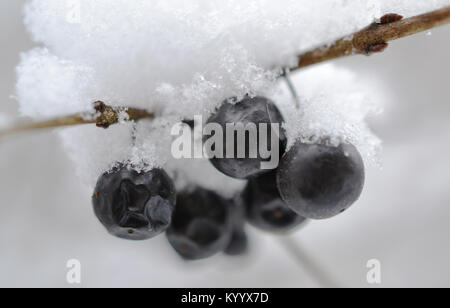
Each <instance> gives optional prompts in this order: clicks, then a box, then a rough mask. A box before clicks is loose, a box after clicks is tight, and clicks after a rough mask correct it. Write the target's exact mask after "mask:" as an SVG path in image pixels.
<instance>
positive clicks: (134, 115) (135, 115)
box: [0, 101, 154, 137]
mask: <svg viewBox="0 0 450 308" xmlns="http://www.w3.org/2000/svg"><path fill="white" fill-rule="evenodd" d="M93 108H94V110H93V111H94V112H96V113H95V114H94V115H92V114H88V113H77V114H73V115H69V116H64V117H59V118H56V119H52V120H48V121H42V122H31V123H24V124H19V125H17V126H14V127H12V128H10V129H7V130H4V131H0V137H2V136H8V135H12V134H16V133H21V132H25V131H32V130H39V129H49V128H57V127H67V126H75V125H82V124H95V125H97V127H101V128H108V127H110V126H111V125H114V124H116V123H118V122H119V121H120V118H121V114H122V113H124V117H125V118H126V120H128V121H138V120H141V119H152V118H154V114H152V113H150V112H148V111H146V110H143V109H137V108H123V107H120V108H118V107H111V106H108V105H106V104H105V103H103V102H101V101H98V102H95V103H94V104H93Z"/></svg>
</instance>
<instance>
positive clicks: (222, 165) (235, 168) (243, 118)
mask: <svg viewBox="0 0 450 308" xmlns="http://www.w3.org/2000/svg"><path fill="white" fill-rule="evenodd" d="M208 123H217V124H219V125H220V126H221V127H222V129H223V132H224V134H223V144H224V146H223V158H217V157H215V158H212V159H211V162H212V164H213V165H214V167H216V168H217V169H218V170H219V171H221V172H222V173H224V174H226V175H228V176H230V177H233V178H238V179H247V178H249V177H252V176H255V175H258V174H262V173H266V172H267V171H269V170H264V169H262V168H261V162H263V161H269V160H270V159H263V158H262V157H261V155H260V151H259V145H260V139H259V131H260V124H262V123H265V124H268V126H267V136H268V138H267V139H268V140H267V143H266V145H267V147H268V148H269V149H271V148H272V144H271V135H272V130H271V127H270V124H272V123H273V124H278V125H279V135H280V136H279V138H277V139H278V140H279V144H278V147H279V156H280V158H281V156H282V155H283V154H284V152H285V150H286V144H287V140H286V135H285V131H284V129H283V127H282V124H283V123H284V119H283V116H282V115H281V113H280V111H279V110H278V108H277V107H276V105H275V104H274V103H273V102H272V101H271V100H269V99H267V98H264V97H254V98H250V97H246V98H244V99H243V100H242V101H240V102H238V103H235V104H234V103H232V102H230V101H225V102H224V103H223V104H222V106H221V107H220V108H219V109H218V110H217V111H216V112H215V113H214V114H213V115H212V116H211V117H210V118H209V120H208ZM237 123H242V124H244V125H247V124H249V123H253V124H255V125H256V127H257V132H258V134H257V138H258V140H257V148H258V151H257V158H250V151H249V149H250V142H249V134H247V135H246V142H245V145H246V149H245V158H238V155H237V154H238V153H237V137H236V135H237V134H235V138H234V150H235V152H234V156H233V157H234V158H226V140H227V130H226V124H237ZM205 139H207V138H205ZM228 139H230V138H228ZM276 167H277V166H276Z"/></svg>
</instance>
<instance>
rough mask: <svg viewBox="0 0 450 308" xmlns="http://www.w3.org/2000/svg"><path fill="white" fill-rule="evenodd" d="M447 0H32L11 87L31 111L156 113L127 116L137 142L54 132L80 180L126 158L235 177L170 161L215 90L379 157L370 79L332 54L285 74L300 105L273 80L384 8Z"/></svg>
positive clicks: (90, 179) (374, 88) (39, 114)
mask: <svg viewBox="0 0 450 308" xmlns="http://www.w3.org/2000/svg"><path fill="white" fill-rule="evenodd" d="M69 4H70V5H69ZM446 4H450V1H449V0H439V1H438V0H435V1H414V2H412V1H406V0H398V1H395V0H390V1H376V0H368V1H367V0H364V1H363V0H358V1H348V0H317V1H306V0H305V1H299V0H279V1H277V2H276V3H275V2H274V1H270V0H247V1H245V3H243V2H242V1H237V0H230V1H220V0H191V1H184V0H153V1H148V0H135V1H127V0H115V1H111V0H96V1H89V0H79V1H78V2H77V1H70V2H67V1H61V0H46V1H39V0H31V1H29V2H28V3H27V5H26V7H25V24H26V26H27V28H28V30H29V32H30V34H31V36H32V38H33V39H34V41H35V42H37V43H39V44H42V45H43V47H39V48H36V49H34V50H31V51H29V52H27V53H24V54H23V55H22V60H21V63H20V65H19V66H18V68H17V76H18V77H17V87H16V88H17V90H16V96H17V99H18V101H19V103H20V111H21V114H22V115H24V116H30V117H32V118H34V119H42V118H47V117H51V116H57V115H62V114H68V113H73V112H79V111H86V110H89V108H90V104H91V103H92V102H93V101H96V100H103V101H105V102H106V103H107V104H109V105H113V106H133V107H140V108H146V109H148V110H150V111H152V112H155V113H156V114H157V115H158V120H156V121H154V122H149V121H142V122H140V123H138V124H137V125H136V127H135V129H136V133H135V135H136V140H135V141H134V142H133V140H132V138H131V136H132V131H133V127H134V126H133V124H131V123H121V124H119V125H115V126H114V127H111V128H109V129H108V130H102V129H98V128H96V127H75V128H69V129H64V130H61V132H60V135H61V138H62V140H63V143H64V145H65V146H66V148H67V150H68V152H69V155H70V157H71V158H72V159H73V160H74V161H75V163H76V170H77V172H78V174H79V175H80V176H81V178H82V179H83V181H84V182H85V183H86V184H87V185H89V186H92V185H93V184H94V183H95V181H96V179H97V177H98V176H99V175H100V174H101V173H102V172H104V171H107V170H108V169H109V168H111V166H113V165H114V164H115V163H117V162H122V161H131V162H133V163H134V164H135V165H136V166H137V168H140V169H145V168H151V167H155V166H160V167H164V168H166V169H168V170H169V171H170V173H171V174H172V176H174V177H175V176H176V178H177V179H179V180H177V182H178V183H179V184H178V185H179V186H183V185H186V184H182V183H187V182H188V181H197V182H199V184H201V185H209V186H212V188H217V189H219V190H222V187H224V186H226V187H235V186H236V187H238V186H239V185H240V183H237V182H233V183H229V181H231V180H228V179H223V178H221V177H220V176H219V175H218V173H217V172H216V173H214V172H213V171H214V170H212V169H208V167H206V166H209V165H208V164H207V162H205V161H198V162H190V163H186V162H184V163H183V162H174V161H173V160H172V159H171V158H170V152H169V151H170V143H171V140H172V139H171V136H170V129H171V127H172V126H173V125H174V124H175V123H176V122H178V121H179V120H181V119H184V118H192V117H193V116H194V115H203V116H204V118H206V117H207V116H208V114H209V113H210V112H211V111H212V110H213V109H214V108H215V107H216V106H217V105H218V104H220V102H222V101H223V100H224V99H226V98H229V97H232V96H237V97H241V96H243V95H245V94H247V93H250V94H258V95H267V96H270V97H272V98H273V99H275V100H276V101H277V103H278V104H279V105H280V107H281V108H282V110H283V113H284V115H285V117H286V120H287V126H286V127H287V130H288V134H289V136H290V141H291V143H292V141H293V140H294V139H295V138H298V137H300V136H303V137H304V138H305V139H310V138H311V137H313V138H321V137H323V136H330V137H332V140H335V141H336V142H337V141H342V140H344V141H349V142H352V143H354V144H355V145H356V146H357V147H358V148H359V149H360V151H361V152H362V153H363V156H364V157H365V160H366V162H368V163H371V162H377V161H378V153H379V152H380V140H379V139H378V138H377V137H376V136H375V135H374V134H373V133H372V132H371V131H370V129H369V127H368V126H367V124H366V118H367V116H369V115H370V114H373V113H377V112H379V110H380V107H381V106H382V97H379V95H378V93H380V92H381V91H380V89H379V85H378V84H377V83H369V82H365V81H363V80H359V79H358V78H356V76H354V75H353V74H352V72H351V71H348V70H346V69H344V68H341V67H338V66H335V65H332V64H326V65H320V66H316V67H313V68H311V69H308V70H305V71H304V72H302V73H299V74H298V75H295V76H294V77H293V78H294V82H295V85H296V87H297V88H298V92H299V95H300V97H301V100H302V109H301V110H300V111H299V110H295V109H293V104H292V101H291V100H290V99H289V96H288V94H287V93H286V90H285V89H284V88H283V87H284V85H283V84H282V83H281V84H280V83H279V82H278V81H277V80H276V76H277V74H278V73H279V68H280V67H282V66H286V65H293V64H295V63H296V61H297V57H296V55H297V54H299V53H301V52H302V51H305V50H308V49H310V48H312V47H315V46H317V45H321V44H324V43H329V42H332V41H333V40H335V39H336V38H339V37H341V36H344V35H347V34H349V33H352V32H353V31H355V30H357V29H359V28H361V27H364V26H366V25H368V24H369V23H370V22H372V21H373V20H374V19H376V18H379V17H380V16H382V15H383V14H384V13H388V12H397V13H399V14H403V15H405V16H410V15H413V14H417V13H421V12H425V11H428V10H431V9H434V8H437V7H441V6H444V5H446ZM197 164H199V165H202V164H203V165H204V166H205V168H201V170H202V171H201V172H205V174H204V176H199V174H198V173H199V172H200V171H199V168H200V167H196V168H194V167H193V166H194V165H197ZM209 167H210V166H209ZM192 168H194V169H192ZM203 170H205V171H203ZM206 170H208V171H206ZM193 178H197V180H195V179H193ZM198 178H202V179H198ZM213 178H214V180H213ZM206 179H209V181H208V180H206ZM200 182H203V183H200ZM205 182H206V183H205Z"/></svg>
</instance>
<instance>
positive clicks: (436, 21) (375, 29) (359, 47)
mask: <svg viewBox="0 0 450 308" xmlns="http://www.w3.org/2000/svg"><path fill="white" fill-rule="evenodd" d="M402 18H403V17H402V16H400V15H397V14H388V15H385V16H383V17H382V18H381V19H380V21H379V22H377V23H373V24H371V25H370V26H368V27H366V28H364V29H362V30H361V31H359V32H356V33H354V34H352V35H350V36H347V37H344V38H341V39H339V40H337V41H336V42H335V43H333V44H332V45H328V46H324V47H320V48H318V49H315V50H312V51H310V52H307V53H305V54H302V55H300V56H299V59H300V62H299V64H298V66H297V67H294V68H291V70H297V69H300V68H303V67H306V66H309V65H312V64H316V63H320V62H324V61H327V60H332V59H337V58H341V57H346V56H350V55H355V54H364V55H370V54H372V53H374V52H381V51H383V50H384V49H386V47H387V46H388V42H389V41H393V40H396V39H399V38H403V37H406V36H409V35H413V34H416V33H419V32H423V31H427V30H430V29H432V28H435V27H439V26H442V25H445V24H448V23H450V6H448V7H445V8H442V9H439V10H436V11H432V12H429V13H426V14H422V15H418V16H414V17H411V18H407V19H402Z"/></svg>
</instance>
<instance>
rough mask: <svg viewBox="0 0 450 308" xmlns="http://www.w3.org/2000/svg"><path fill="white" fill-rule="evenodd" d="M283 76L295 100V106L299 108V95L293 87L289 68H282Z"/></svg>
mask: <svg viewBox="0 0 450 308" xmlns="http://www.w3.org/2000/svg"><path fill="white" fill-rule="evenodd" d="M283 78H284V80H285V81H286V85H287V86H288V88H289V92H291V95H292V99H293V100H294V102H295V107H296V108H297V109H300V97H299V96H298V93H297V90H296V89H295V86H294V83H293V82H292V80H291V72H290V70H289V69H284V72H283Z"/></svg>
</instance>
